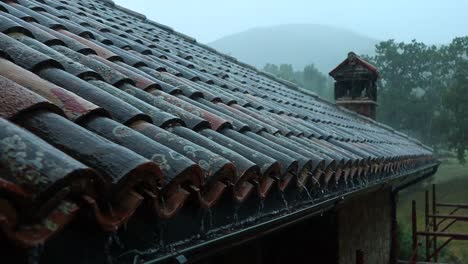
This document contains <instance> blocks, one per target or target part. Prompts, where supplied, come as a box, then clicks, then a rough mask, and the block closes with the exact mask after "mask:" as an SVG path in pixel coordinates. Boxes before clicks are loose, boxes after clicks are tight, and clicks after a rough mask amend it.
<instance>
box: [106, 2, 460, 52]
mask: <svg viewBox="0 0 468 264" xmlns="http://www.w3.org/2000/svg"><path fill="white" fill-rule="evenodd" d="M114 1H115V2H116V3H117V4H119V5H122V6H124V7H127V8H129V9H132V10H135V11H138V12H140V13H143V14H145V15H146V16H147V17H148V18H150V19H152V20H154V21H157V22H159V23H162V24H165V25H167V26H170V27H172V28H174V29H175V30H177V31H180V32H182V33H185V34H187V35H190V36H192V37H195V38H196V39H197V40H198V41H200V42H203V43H208V42H211V41H214V40H216V39H218V38H221V37H223V36H226V35H230V34H232V33H237V32H241V31H244V30H247V29H249V28H252V27H259V26H271V25H278V24H292V23H294V24H296V23H311V24H324V25H334V26H338V27H342V28H347V29H351V30H353V31H355V32H358V33H361V34H364V35H367V36H369V37H372V38H376V39H380V40H384V39H389V38H394V39H397V40H400V41H409V40H411V39H414V38H415V39H417V40H420V41H424V42H426V43H433V44H440V43H447V42H449V41H450V40H451V39H452V38H454V37H456V36H465V35H468V1H466V0H386V1H379V0H354V1H352V0H325V1H316V0H231V1H227V0H164V1H162V0H114Z"/></svg>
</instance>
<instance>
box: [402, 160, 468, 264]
mask: <svg viewBox="0 0 468 264" xmlns="http://www.w3.org/2000/svg"><path fill="white" fill-rule="evenodd" d="M433 183H435V184H436V189H437V191H436V193H437V196H438V197H437V202H449V203H464V204H468V166H462V165H460V164H459V163H458V162H457V161H455V160H447V161H445V162H444V163H443V164H442V165H441V166H440V168H439V171H438V172H437V174H436V175H435V176H433V177H431V178H429V179H428V180H426V181H424V182H421V183H419V184H417V185H414V186H412V187H410V188H408V189H406V190H404V191H402V192H400V195H399V201H398V212H397V218H398V223H399V225H400V226H401V228H402V229H403V230H405V231H407V232H410V230H411V229H410V226H411V201H412V200H416V204H417V210H418V229H419V230H422V229H423V227H424V191H425V190H430V191H431V189H432V186H431V185H432V184H433ZM443 212H445V211H443V210H441V211H440V213H443ZM457 214H458V215H461V214H464V215H468V210H465V211H459V212H458V213H457ZM449 230H450V231H453V232H455V231H456V232H464V233H467V234H468V222H466V223H457V224H455V225H454V226H452V227H451V228H450V229H449ZM405 236H406V238H405V239H406V240H407V239H408V237H409V236H410V234H405ZM400 241H401V239H400ZM407 242H408V241H406V243H402V242H400V244H401V245H404V246H408V245H407V244H408V243H407ZM421 242H422V243H423V244H424V242H423V240H421ZM445 250H447V251H449V252H445V253H446V254H447V253H448V254H449V255H452V254H453V255H455V256H456V257H457V258H458V259H459V263H468V241H453V242H451V243H450V244H449V246H448V247H446V249H445ZM420 255H422V254H420Z"/></svg>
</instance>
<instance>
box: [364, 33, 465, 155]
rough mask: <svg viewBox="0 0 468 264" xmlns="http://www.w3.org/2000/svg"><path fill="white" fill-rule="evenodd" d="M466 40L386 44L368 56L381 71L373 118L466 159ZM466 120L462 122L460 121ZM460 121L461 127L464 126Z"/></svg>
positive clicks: (388, 42)
mask: <svg viewBox="0 0 468 264" xmlns="http://www.w3.org/2000/svg"><path fill="white" fill-rule="evenodd" d="M467 51H468V37H464V38H456V39H454V40H453V41H452V43H450V44H449V45H442V46H439V47H436V46H427V45H425V44H424V43H421V42H417V41H415V40H413V41H412V42H410V43H403V42H400V43H396V42H395V41H394V40H388V41H384V42H381V43H379V44H378V45H377V46H376V55H375V56H374V57H370V58H367V59H369V60H370V61H371V62H372V63H374V64H375V65H376V66H377V68H378V69H379V71H380V72H381V75H382V79H381V80H380V83H379V98H380V100H379V104H380V106H379V108H378V112H377V118H378V120H379V121H381V122H384V123H386V124H388V125H390V126H392V127H394V128H396V129H398V130H404V131H406V132H407V133H409V134H411V135H412V136H416V137H418V138H420V139H421V140H422V141H423V142H424V143H426V144H429V145H432V146H433V147H435V148H439V147H444V148H445V147H451V148H453V149H455V150H456V151H457V153H458V157H459V159H460V161H464V156H465V155H464V153H465V150H466V148H467V143H466V135H465V134H464V131H466V127H465V126H464V125H463V124H466V123H467V122H466V119H463V118H465V117H466V115H467V113H468V112H467V111H466V110H467V109H466V108H463V106H464V105H465V104H467V102H468V100H467V99H466V97H464V96H465V94H466V90H463V89H466V88H465V87H466V86H463V83H466V80H464V79H463V76H466V75H467V72H466V71H465V70H464V69H465V68H466V65H465V63H464V62H463V61H466V59H467V58H468V57H467V55H468V53H467ZM464 120H465V121H464ZM463 122H464V123H463Z"/></svg>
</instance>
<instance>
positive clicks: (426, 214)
mask: <svg viewBox="0 0 468 264" xmlns="http://www.w3.org/2000/svg"><path fill="white" fill-rule="evenodd" d="M424 203H425V206H424V221H425V223H424V225H425V228H424V231H430V230H431V229H430V226H429V191H427V190H426V192H425V196H424ZM425 238H426V261H427V262H430V261H431V257H430V256H431V254H430V251H431V244H430V241H429V239H430V236H429V235H426V236H425Z"/></svg>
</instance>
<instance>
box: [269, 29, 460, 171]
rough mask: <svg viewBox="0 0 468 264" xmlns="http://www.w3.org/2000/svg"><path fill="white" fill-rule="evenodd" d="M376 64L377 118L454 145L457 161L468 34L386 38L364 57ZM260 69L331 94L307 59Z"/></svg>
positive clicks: (436, 143) (429, 140)
mask: <svg viewBox="0 0 468 264" xmlns="http://www.w3.org/2000/svg"><path fill="white" fill-rule="evenodd" d="M364 57H365V59H367V60H369V61H370V62H371V63H372V64H374V65H375V66H377V68H378V69H379V71H380V73H381V76H382V79H380V81H379V85H378V90H379V101H378V103H379V107H378V108H377V119H378V121H380V122H383V123H385V124H388V125H390V126H392V127H394V128H395V129H397V130H400V131H404V132H406V133H408V134H409V135H411V136H414V137H416V138H419V139H420V140H421V141H422V142H424V143H425V144H428V145H430V146H432V147H434V148H435V150H436V152H437V151H438V150H441V149H444V150H445V149H450V150H454V151H455V152H456V153H457V157H458V159H459V160H460V162H462V163H464V162H465V160H466V151H467V150H468V37H463V38H455V39H454V40H453V41H452V42H451V43H450V44H448V45H441V46H435V45H431V46H428V45H426V44H424V43H422V42H417V41H412V42H410V43H404V42H400V43H397V42H395V41H394V40H388V41H384V42H381V43H379V44H377V45H376V53H375V56H373V57H366V56H364ZM264 70H265V71H267V72H270V73H272V74H274V75H277V76H279V77H281V78H283V79H286V80H288V81H291V82H294V83H296V84H298V85H300V86H302V87H304V88H306V89H310V90H312V91H315V92H317V93H318V94H319V95H321V96H323V97H325V98H327V99H330V100H333V99H334V97H333V88H332V87H333V81H332V80H331V79H330V78H329V77H327V76H325V75H324V74H322V73H321V72H319V71H318V70H317V69H316V68H315V66H314V65H313V64H311V65H308V66H306V67H305V68H304V69H303V70H302V71H295V70H294V69H293V67H292V66H291V65H290V64H281V65H279V66H278V65H274V64H267V65H265V67H264Z"/></svg>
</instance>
